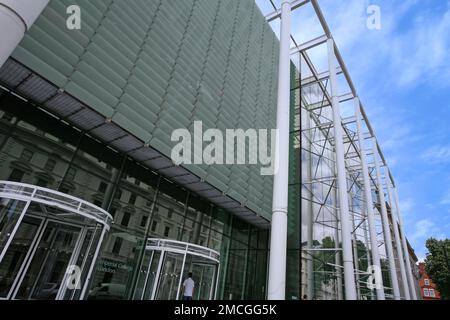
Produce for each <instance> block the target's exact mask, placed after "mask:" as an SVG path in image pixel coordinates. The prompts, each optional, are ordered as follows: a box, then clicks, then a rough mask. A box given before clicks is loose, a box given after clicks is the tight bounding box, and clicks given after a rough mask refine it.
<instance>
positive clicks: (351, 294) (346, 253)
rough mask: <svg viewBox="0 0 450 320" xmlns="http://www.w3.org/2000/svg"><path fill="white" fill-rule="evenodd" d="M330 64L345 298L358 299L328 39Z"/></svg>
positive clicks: (330, 48)
mask: <svg viewBox="0 0 450 320" xmlns="http://www.w3.org/2000/svg"><path fill="white" fill-rule="evenodd" d="M327 45H328V66H329V70H330V85H331V97H332V109H333V125H334V144H335V152H336V171H337V187H338V192H339V209H340V216H341V230H342V260H343V265H344V284H345V299H346V300H356V299H357V296H356V284H355V274H354V268H353V252H352V229H351V224H350V215H349V206H348V193H347V170H346V168H345V158H344V139H343V136H342V123H341V111H340V106H339V90H338V84H337V79H336V63H335V59H336V56H335V52H334V41H333V39H331V38H330V39H328V41H327Z"/></svg>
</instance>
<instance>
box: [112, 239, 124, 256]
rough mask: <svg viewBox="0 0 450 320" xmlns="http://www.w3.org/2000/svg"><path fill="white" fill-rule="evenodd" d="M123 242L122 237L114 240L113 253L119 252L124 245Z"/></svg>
mask: <svg viewBox="0 0 450 320" xmlns="http://www.w3.org/2000/svg"><path fill="white" fill-rule="evenodd" d="M122 242H123V239H122V238H116V240H115V241H114V246H113V248H112V253H114V254H119V252H120V248H121V247H122Z"/></svg>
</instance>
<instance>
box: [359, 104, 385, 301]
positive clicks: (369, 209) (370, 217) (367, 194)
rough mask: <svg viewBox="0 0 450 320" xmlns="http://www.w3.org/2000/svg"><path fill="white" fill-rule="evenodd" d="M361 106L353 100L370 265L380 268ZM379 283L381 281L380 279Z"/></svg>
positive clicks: (380, 296) (380, 295)
mask: <svg viewBox="0 0 450 320" xmlns="http://www.w3.org/2000/svg"><path fill="white" fill-rule="evenodd" d="M360 108H361V106H360V103H359V98H356V99H355V117H356V129H357V133H358V141H359V149H360V152H361V167H362V173H363V179H364V198H365V200H366V213H367V222H368V227H369V237H370V246H371V248H372V250H371V251H372V264H373V265H374V266H375V267H376V268H381V263H380V254H379V252H378V242H377V232H376V230H375V215H374V212H373V199H372V188H371V186H370V176H369V168H368V166H367V157H366V144H365V142H364V135H363V132H362V125H361V109H360ZM381 281H383V280H382V279H381ZM379 285H380V287H381V289H377V290H376V293H377V299H378V300H384V299H385V296H384V290H383V289H382V288H383V283H380V284H379Z"/></svg>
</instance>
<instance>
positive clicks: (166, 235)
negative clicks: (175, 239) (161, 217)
mask: <svg viewBox="0 0 450 320" xmlns="http://www.w3.org/2000/svg"><path fill="white" fill-rule="evenodd" d="M169 233H170V228H169V227H165V228H164V237H168V236H169Z"/></svg>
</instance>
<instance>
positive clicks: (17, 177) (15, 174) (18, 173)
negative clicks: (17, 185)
mask: <svg viewBox="0 0 450 320" xmlns="http://www.w3.org/2000/svg"><path fill="white" fill-rule="evenodd" d="M24 175H25V172H23V171H22V170H19V169H13V170H12V171H11V174H10V175H9V178H8V180H9V181H14V182H21V181H22V179H23V176H24Z"/></svg>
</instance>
